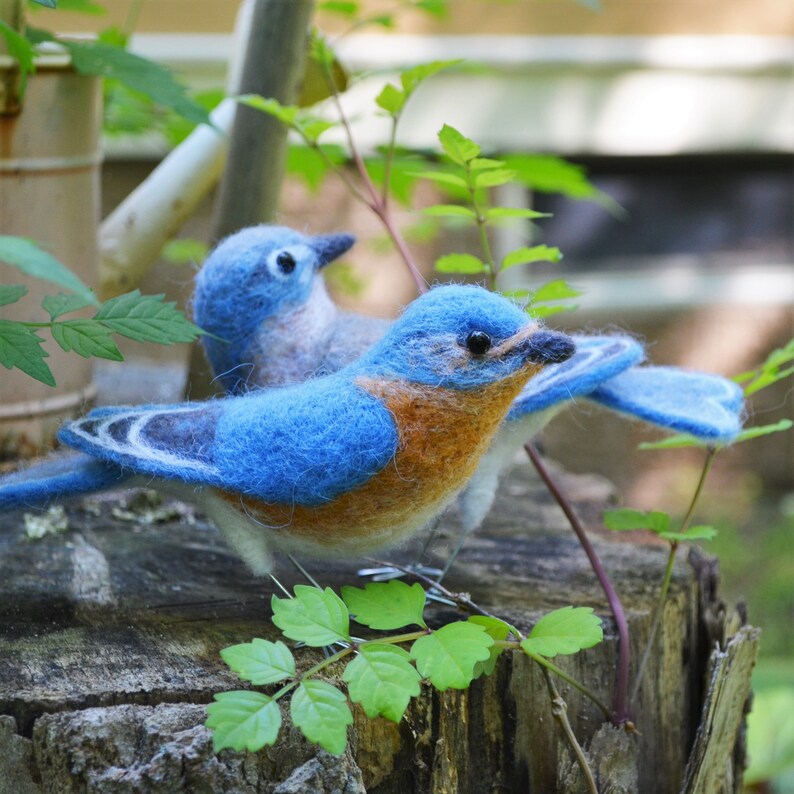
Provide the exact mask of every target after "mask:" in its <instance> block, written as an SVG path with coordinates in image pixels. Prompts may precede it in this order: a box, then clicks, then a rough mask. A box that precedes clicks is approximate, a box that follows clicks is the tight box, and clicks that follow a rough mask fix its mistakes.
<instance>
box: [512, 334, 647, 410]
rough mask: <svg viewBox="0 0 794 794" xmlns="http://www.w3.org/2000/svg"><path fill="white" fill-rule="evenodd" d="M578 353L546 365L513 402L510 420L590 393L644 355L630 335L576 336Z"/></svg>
mask: <svg viewBox="0 0 794 794" xmlns="http://www.w3.org/2000/svg"><path fill="white" fill-rule="evenodd" d="M572 339H573V340H574V342H575V344H576V352H575V353H574V354H573V356H571V358H569V359H568V360H567V361H564V362H563V363H562V364H555V365H554V366H551V367H546V369H544V370H543V371H542V372H541V373H540V374H538V375H536V376H535V377H534V378H532V379H531V380H530V381H529V382H528V383H527V385H526V386H525V387H524V389H523V391H522V392H521V394H519V395H518V397H517V398H516V399H515V401H514V402H513V407H512V408H511V409H510V413H509V414H508V420H510V419H518V418H520V417H521V416H525V415H526V414H529V413H534V412H536V411H542V410H544V409H546V408H549V407H551V406H552V405H556V404H557V403H561V402H564V401H565V400H573V399H575V398H576V397H580V396H581V395H583V394H588V393H589V392H591V391H592V390H593V389H595V388H596V386H598V384H599V383H602V382H603V381H605V380H607V379H608V378H611V377H613V376H615V375H617V374H618V373H619V372H623V370H625V369H627V368H628V367H631V366H633V365H634V364H638V363H639V362H640V361H642V360H643V359H644V358H645V352H644V350H643V348H642V345H641V344H640V343H639V342H637V341H636V340H634V339H631V338H630V337H627V336H573V337H572Z"/></svg>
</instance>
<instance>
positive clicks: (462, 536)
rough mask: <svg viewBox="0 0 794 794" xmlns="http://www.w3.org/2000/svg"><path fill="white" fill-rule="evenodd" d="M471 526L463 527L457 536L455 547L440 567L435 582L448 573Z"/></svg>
mask: <svg viewBox="0 0 794 794" xmlns="http://www.w3.org/2000/svg"><path fill="white" fill-rule="evenodd" d="M471 530H472V527H464V528H463V529H462V530H461V533H460V537H459V538H458V542H457V544H456V545H455V548H454V549H453V550H452V554H450V555H449V559H447V563H446V565H445V566H444V567H443V568H442V569H441V572H440V573H439V574H438V576H437V578H436V584H441V582H442V581H443V579H444V577H445V576H446V575H447V574H448V573H449V569H450V568H451V567H452V565H453V564H454V562H455V560H456V559H457V557H458V554H460V550H461V549H462V548H463V545H464V544H465V543H466V540H467V539H468V537H469V534H470V533H471Z"/></svg>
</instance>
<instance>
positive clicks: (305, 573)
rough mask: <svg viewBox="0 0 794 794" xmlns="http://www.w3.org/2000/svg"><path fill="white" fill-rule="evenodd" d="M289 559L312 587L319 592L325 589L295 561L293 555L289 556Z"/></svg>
mask: <svg viewBox="0 0 794 794" xmlns="http://www.w3.org/2000/svg"><path fill="white" fill-rule="evenodd" d="M287 559H288V560H289V561H290V562H291V563H292V564H293V565H294V566H295V568H297V570H298V573H299V574H300V575H301V576H302V577H303V578H304V579H305V580H306V581H307V582H308V583H309V584H311V585H313V586H314V587H316V588H317V589H318V590H322V589H323V588H322V587H321V586H320V583H319V582H318V581H317V580H316V579H315V578H314V577H313V576H312V575H311V574H310V573H309V572H308V571H307V570H306V569H305V568H304V567H303V566H302V565H301V564H300V563H299V562H298V560H296V559H295V557H293V556H292V555H291V554H288V555H287Z"/></svg>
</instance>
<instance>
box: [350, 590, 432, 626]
mask: <svg viewBox="0 0 794 794" xmlns="http://www.w3.org/2000/svg"><path fill="white" fill-rule="evenodd" d="M342 598H343V599H344V602H345V604H347V607H348V609H349V610H350V614H351V615H353V619H354V620H355V621H356V622H357V623H361V624H362V625H364V626H369V627H370V628H371V629H378V630H380V631H390V630H392V629H401V628H403V627H404V626H411V625H417V626H422V628H424V627H425V626H426V624H425V621H424V617H423V612H424V609H425V591H424V590H423V589H422V585H420V584H419V583H418V582H415V583H414V584H412V585H410V586H409V585H407V584H406V583H405V582H401V581H400V580H399V579H392V580H391V581H390V582H385V583H382V582H371V583H370V584H367V585H365V586H364V588H363V590H362V589H360V588H358V587H343V588H342Z"/></svg>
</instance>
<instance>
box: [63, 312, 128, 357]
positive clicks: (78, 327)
mask: <svg viewBox="0 0 794 794" xmlns="http://www.w3.org/2000/svg"><path fill="white" fill-rule="evenodd" d="M50 330H51V331H52V338H53V339H54V340H55V341H56V342H57V343H58V344H59V345H60V347H61V349H62V350H64V351H65V352H67V353H68V352H69V351H70V350H74V352H75V353H77V355H78V356H82V357H83V358H91V357H92V356H96V358H105V359H108V360H110V361H123V360H124V356H122V355H121V351H120V350H119V349H118V347H117V346H116V343H115V342H114V341H113V337H112V336H111V334H110V331H108V329H107V328H106V327H105V326H104V325H103V324H102V323H99V322H97V321H96V320H66V321H64V322H62V323H53V325H52V327H51V329H50Z"/></svg>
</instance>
